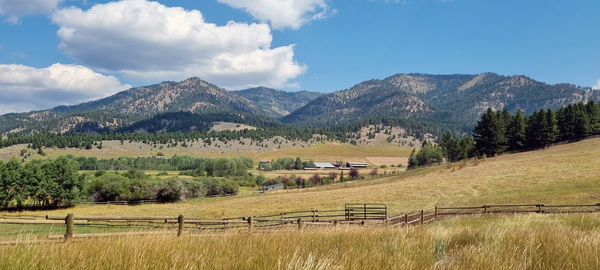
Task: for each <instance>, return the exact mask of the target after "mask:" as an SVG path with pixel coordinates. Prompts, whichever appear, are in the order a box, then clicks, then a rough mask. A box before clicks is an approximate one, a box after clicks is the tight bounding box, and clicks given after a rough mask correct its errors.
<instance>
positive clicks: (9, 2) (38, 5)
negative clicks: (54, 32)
mask: <svg viewBox="0 0 600 270" xmlns="http://www.w3.org/2000/svg"><path fill="white" fill-rule="evenodd" d="M62 1H63V0H0V15H2V16H6V20H7V21H8V22H10V23H18V22H19V19H20V18H21V17H23V16H27V15H35V14H47V13H50V12H51V11H52V10H54V9H55V8H56V7H57V6H58V4H60V3H61V2H62Z"/></svg>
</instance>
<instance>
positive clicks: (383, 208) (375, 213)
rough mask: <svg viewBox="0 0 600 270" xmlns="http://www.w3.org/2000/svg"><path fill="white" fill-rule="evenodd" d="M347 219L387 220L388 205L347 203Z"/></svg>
mask: <svg viewBox="0 0 600 270" xmlns="http://www.w3.org/2000/svg"><path fill="white" fill-rule="evenodd" d="M345 213H346V220H348V221H352V220H367V219H373V220H385V219H387V217H388V211H387V205H385V204H380V203H347V204H346V207H345Z"/></svg>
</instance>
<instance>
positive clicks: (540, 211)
mask: <svg viewBox="0 0 600 270" xmlns="http://www.w3.org/2000/svg"><path fill="white" fill-rule="evenodd" d="M537 206H538V213H540V214H541V213H542V206H544V204H543V203H540V204H538V205H537Z"/></svg>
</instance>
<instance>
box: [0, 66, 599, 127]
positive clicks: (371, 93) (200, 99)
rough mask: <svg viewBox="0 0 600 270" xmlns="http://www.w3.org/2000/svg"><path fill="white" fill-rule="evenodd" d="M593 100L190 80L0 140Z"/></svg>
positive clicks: (424, 86) (395, 79) (515, 81)
mask: <svg viewBox="0 0 600 270" xmlns="http://www.w3.org/2000/svg"><path fill="white" fill-rule="evenodd" d="M590 100H594V101H600V91H596V90H592V89H591V88H586V87H580V86H575V85H572V84H554V85H550V84H546V83H543V82H538V81H535V80H533V79H531V78H528V77H526V76H502V75H498V74H494V73H483V74H477V75H462V74H456V75H431V74H417V73H413V74H396V75H393V76H390V77H388V78H385V79H382V80H377V79H375V80H368V81H364V82H361V83H358V84H356V85H354V86H353V87H351V88H349V89H345V90H340V91H335V92H332V93H328V94H322V93H316V92H309V91H300V92H285V91H281V90H276V89H271V88H265V87H258V88H251V89H246V90H240V91H228V90H225V89H223V88H221V87H218V86H216V85H214V84H211V83H208V82H205V81H203V80H201V79H199V78H189V79H187V80H184V81H182V82H162V83H160V84H155V85H150V86H142V87H135V88H131V89H129V90H126V91H123V92H120V93H117V94H115V95H113V96H110V97H107V98H104V99H100V100H96V101H91V102H87V103H82V104H78V105H73V106H59V107H56V108H53V109H49V110H41V111H33V112H27V113H11V114H6V115H3V116H0V133H2V134H6V133H30V132H108V131H127V132H136V131H144V132H156V131H182V130H206V128H208V127H209V126H210V124H211V123H212V122H218V121H232V122H240V123H244V124H246V123H249V124H254V125H258V126H269V127H276V126H280V125H285V124H287V125H292V126H301V127H322V126H329V125H335V124H342V123H351V122H353V121H357V120H361V119H366V118H373V117H394V118H405V119H416V120H418V119H423V120H435V121H460V122H464V123H469V124H473V123H475V121H476V120H477V119H478V118H479V115H480V114H481V113H482V112H483V111H484V110H486V109H487V108H488V107H491V108H494V109H504V108H506V109H508V110H510V111H515V110H517V109H520V110H522V111H524V112H526V113H529V112H532V111H534V110H537V109H540V108H549V107H552V108H559V107H561V106H564V105H568V104H571V103H576V102H588V101H590ZM180 112H185V113H186V114H177V113H180ZM178 117H179V118H185V119H194V121H192V122H193V124H190V123H186V121H185V119H178ZM190 121H191V120H190ZM188 122H189V121H188ZM161 125H165V127H161Z"/></svg>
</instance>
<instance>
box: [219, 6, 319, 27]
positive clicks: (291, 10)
mask: <svg viewBox="0 0 600 270" xmlns="http://www.w3.org/2000/svg"><path fill="white" fill-rule="evenodd" d="M218 1H219V2H221V3H224V4H227V5H229V6H231V7H233V8H238V9H243V10H245V11H246V12H248V13H250V15H252V16H253V17H254V18H256V19H258V20H260V21H262V22H269V23H271V25H272V26H273V28H276V29H282V28H286V27H290V28H292V29H298V28H300V27H301V26H302V25H303V24H305V23H307V22H310V21H312V20H316V19H321V18H324V17H326V16H327V14H328V13H329V8H328V6H327V3H326V2H325V0H218Z"/></svg>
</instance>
